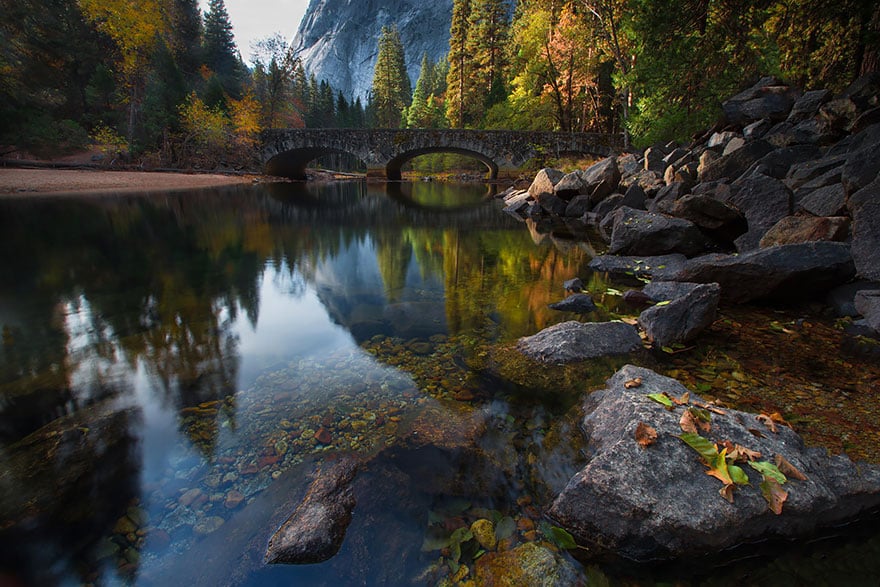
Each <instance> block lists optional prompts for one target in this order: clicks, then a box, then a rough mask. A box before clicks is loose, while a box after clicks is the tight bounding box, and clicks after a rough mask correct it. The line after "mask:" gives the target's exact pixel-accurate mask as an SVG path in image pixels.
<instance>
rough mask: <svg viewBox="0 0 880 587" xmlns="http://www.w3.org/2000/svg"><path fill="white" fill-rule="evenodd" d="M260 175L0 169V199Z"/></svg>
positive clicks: (197, 184) (162, 187)
mask: <svg viewBox="0 0 880 587" xmlns="http://www.w3.org/2000/svg"><path fill="white" fill-rule="evenodd" d="M261 179H263V176H260V175H256V174H254V175H223V174H218V173H186V172H182V171H181V172H171V171H116V170H110V169H27V168H8V167H7V168H0V198H15V197H28V196H35V195H37V196H42V195H52V196H59V195H77V196H82V195H86V194H94V195H112V194H124V193H135V192H168V191H178V190H189V189H198V188H208V187H219V186H226V185H241V184H251V183H256V182H258V181H260V180H261Z"/></svg>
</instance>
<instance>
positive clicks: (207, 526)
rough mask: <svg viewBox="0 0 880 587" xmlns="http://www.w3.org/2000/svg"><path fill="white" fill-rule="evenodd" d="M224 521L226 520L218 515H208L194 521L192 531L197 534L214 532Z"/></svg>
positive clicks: (202, 534)
mask: <svg viewBox="0 0 880 587" xmlns="http://www.w3.org/2000/svg"><path fill="white" fill-rule="evenodd" d="M225 522H226V520H224V519H223V518H221V517H220V516H208V517H206V518H202V519H200V520H199V521H198V522H196V523H195V525H194V526H193V532H194V533H195V534H197V535H199V536H205V535H207V534H211V533H212V532H216V531H217V530H218V529H219V528H220V526H222V525H223V524H224V523H225Z"/></svg>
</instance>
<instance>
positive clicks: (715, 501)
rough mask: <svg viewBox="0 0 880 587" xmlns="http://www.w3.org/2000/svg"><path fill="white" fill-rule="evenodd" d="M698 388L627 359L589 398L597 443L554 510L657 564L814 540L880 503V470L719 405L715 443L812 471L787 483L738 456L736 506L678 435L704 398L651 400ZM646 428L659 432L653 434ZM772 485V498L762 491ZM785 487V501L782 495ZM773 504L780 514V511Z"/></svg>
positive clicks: (603, 542)
mask: <svg viewBox="0 0 880 587" xmlns="http://www.w3.org/2000/svg"><path fill="white" fill-rule="evenodd" d="M687 391H688V390H687V389H686V388H685V387H684V386H683V385H681V384H680V383H679V382H677V381H675V380H674V379H670V378H668V377H663V376H661V375H658V374H656V373H654V372H653V371H650V370H648V369H644V368H641V367H635V366H632V365H627V366H625V367H623V368H622V369H620V370H619V371H618V372H617V373H616V374H615V375H614V376H613V377H612V378H611V379H609V380H608V383H607V387H606V389H604V390H601V391H598V392H595V393H592V394H590V395H589V396H587V399H586V401H585V402H584V406H583V411H584V412H585V413H586V414H587V415H586V417H585V418H584V419H583V421H582V424H581V427H582V429H583V431H584V433H585V434H586V436H587V438H588V440H589V453H588V460H587V463H586V465H585V466H584V468H583V469H581V471H579V472H578V473H577V474H575V475H574V476H573V477H572V478H571V480H570V481H569V482H568V484H567V486H566V487H565V489H563V490H562V492H561V493H560V494H559V495H558V496H557V497H556V499H555V500H554V502H553V504H552V506H551V508H550V509H549V511H548V516H549V517H550V518H551V519H552V520H554V521H555V523H556V524H558V525H559V526H561V527H562V528H564V529H565V530H567V531H568V532H570V533H571V534H572V535H573V536H574V538H575V539H576V540H577V541H578V542H579V543H581V544H595V545H597V546H599V547H601V548H604V549H607V550H610V551H613V552H614V553H616V554H618V555H620V556H623V557H626V558H629V559H633V560H636V561H649V560H655V559H669V558H679V557H698V556H701V555H705V554H713V553H718V552H719V551H722V550H724V549H727V548H730V547H733V546H736V545H739V544H742V543H746V542H755V541H761V540H766V539H771V538H787V539H794V538H801V537H806V536H810V535H811V534H812V533H813V532H815V531H816V530H817V529H818V528H821V527H824V526H828V525H833V524H838V523H842V522H845V521H849V520H852V519H854V518H856V517H858V516H859V515H860V514H862V513H865V512H868V511H869V510H871V509H872V508H875V507H877V506H878V505H880V469H878V467H876V466H873V465H865V464H859V465H858V466H857V465H855V464H853V462H852V461H850V460H849V459H848V458H847V457H846V456H835V457H830V456H828V455H827V453H826V451H825V450H822V449H819V448H807V447H806V446H805V445H804V442H803V440H802V439H801V438H800V437H799V436H798V435H797V434H796V433H795V432H794V431H793V430H791V429H789V428H787V427H785V426H782V425H778V424H774V425H773V426H772V427H771V426H769V425H768V424H766V423H765V422H766V421H764V420H761V419H759V418H757V417H756V415H755V414H750V413H747V412H740V411H737V410H723V411H720V410H719V411H714V412H711V418H710V422H709V425H710V430H709V431H708V432H707V431H702V435H703V437H704V438H705V440H707V441H708V442H706V443H705V444H706V445H707V447H709V448H711V447H712V444H713V443H716V446H717V443H724V442H730V443H731V449H732V448H733V447H735V446H736V445H740V446H742V447H744V448H746V449H749V450H752V451H756V452H757V453H760V456H755V455H753V458H755V459H758V462H767V461H770V462H774V461H776V460H777V459H779V458H782V459H785V461H787V462H788V463H790V464H791V465H792V466H793V467H794V468H795V469H796V470H797V471H799V472H800V473H801V475H796V474H795V473H793V472H792V471H791V469H787V470H788V471H789V473H788V474H787V480H786V482H785V483H784V484H782V485H781V486H774V485H772V484H770V483H769V482H765V481H763V480H762V475H761V474H760V473H759V472H758V471H757V470H755V469H753V468H752V467H750V466H749V465H747V464H745V463H743V462H739V464H738V465H737V466H738V467H740V468H741V470H742V472H743V473H744V475H746V476H747V478H748V483H749V484H748V485H735V489H733V488H730V489H728V490H726V491H727V492H729V493H730V499H731V500H732V501H728V500H727V499H726V498H725V497H724V495H725V493H721V490H722V489H723V488H724V487H725V485H724V484H723V483H722V482H721V481H719V479H717V478H716V477H714V476H710V475H707V474H706V473H707V467H706V465H704V464H703V461H702V458H701V456H700V454H698V453H697V452H696V450H694V449H692V448H691V447H690V446H688V445H687V444H685V442H684V441H682V440H681V439H680V438H678V436H679V435H681V434H682V428H681V425H680V420H681V419H682V415H683V414H684V413H685V411H686V410H687V409H689V408H690V407H697V406H700V405H706V404H705V402H704V401H703V400H702V399H701V398H699V397H698V396H696V395H694V394H690V399H689V403H688V405H687V406H685V405H682V406H676V407H675V408H674V409H672V410H667V409H665V408H664V406H662V405H660V404H659V403H657V402H655V401H653V400H652V399H650V398H649V397H648V394H663V393H665V394H668V395H669V396H672V397H676V398H680V397H681V396H683V395H684V394H685V393H686V392H687ZM719 412H720V413H719ZM768 420H769V418H768ZM771 422H772V421H771ZM646 427H650V428H652V429H653V430H654V431H655V432H656V438H655V439H654V440H653V441H652V440H651V434H650V431H647V433H646ZM640 440H641V442H640ZM717 450H718V451H720V450H721V447H718V448H717ZM722 458H723V457H722ZM759 466H760V465H759ZM783 468H785V467H784V465H783ZM799 477H803V478H799ZM762 483H764V486H765V487H766V491H767V493H768V496H769V498H770V499H769V500H766V499H765V498H764V497H763V496H762V492H763V491H762V488H761V485H762ZM783 491H784V492H785V497H786V498H785V499H784V501H780V500H782V499H783V494H782V492H783ZM719 493H721V494H719ZM770 500H772V501H773V503H774V504H775V505H774V507H775V508H776V510H777V511H780V512H781V513H779V514H777V513H774V511H773V510H771V507H770Z"/></svg>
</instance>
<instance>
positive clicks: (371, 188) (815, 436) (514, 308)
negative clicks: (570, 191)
mask: <svg viewBox="0 0 880 587" xmlns="http://www.w3.org/2000/svg"><path fill="white" fill-rule="evenodd" d="M492 194H493V187H492V186H485V185H481V184H468V185H456V184H448V183H430V182H424V183H423V182H419V183H412V184H409V183H404V184H397V183H392V184H366V183H363V182H338V183H329V184H321V185H305V184H296V183H293V184H268V185H265V184H264V185H254V186H249V185H248V186H246V185H239V186H230V187H224V188H212V189H203V190H193V191H190V192H176V193H167V194H161V193H160V194H150V195H146V194H144V195H139V194H123V195H107V194H105V195H91V196H83V197H71V196H67V197H64V198H53V197H50V196H44V197H40V198H38V199H28V198H20V199H17V198H11V199H7V200H3V201H0V254H2V259H3V262H2V270H0V327H2V336H3V340H2V354H0V461H2V462H0V465H2V472H0V565H2V566H0V584H7V583H8V584H17V583H16V582H15V581H19V582H20V583H23V584H25V585H29V584H40V585H51V584H65V585H66V584H80V583H94V584H138V585H169V584H192V585H196V584H202V585H218V584H243V585H273V584H278V585H282V584H284V585H289V584H307V585H344V584H352V585H355V584H358V585H359V584H394V585H396V584H440V583H442V582H443V581H448V580H449V577H451V576H452V575H453V574H454V572H455V571H458V570H460V568H461V566H462V565H464V566H466V567H468V568H467V569H466V570H467V571H469V572H470V573H471V574H470V575H463V576H462V577H463V578H464V579H465V580H467V579H469V578H471V579H472V578H473V577H474V574H475V573H477V570H478V569H479V568H480V567H481V564H482V563H480V561H479V559H480V558H482V557H489V558H491V556H493V555H494V553H483V552H479V550H478V549H476V548H472V547H473V546H474V543H473V541H471V540H467V541H462V543H461V544H456V539H454V538H453V539H450V536H451V535H452V534H453V533H454V532H455V530H457V529H458V528H460V527H465V526H467V525H469V524H470V523H471V522H473V521H474V520H476V519H480V518H486V519H491V520H493V521H494V522H495V524H496V527H499V526H500V527H504V528H506V530H505V531H503V532H501V533H499V537H500V538H501V539H502V540H506V541H507V542H505V543H504V545H503V548H506V549H508V550H512V549H513V548H515V547H516V546H518V545H522V544H526V543H536V544H540V545H542V546H541V547H542V548H545V549H547V551H548V552H552V553H554V554H553V555H552V556H553V557H555V559H556V560H557V562H558V561H562V563H561V564H564V565H569V566H570V567H571V568H574V569H576V572H577V574H578V576H580V577H581V578H582V579H583V580H584V581H589V584H594V583H595V584H603V582H608V583H609V584H618V583H626V584H629V585H633V584H645V585H650V584H655V582H657V581H672V582H678V583H682V584H696V583H706V584H743V582H745V583H764V582H766V581H774V582H782V583H783V584H802V583H805V582H806V583H812V582H814V580H815V581H816V582H821V581H824V580H827V581H830V582H832V583H837V584H840V582H841V581H840V580H839V579H841V578H843V582H847V581H846V579H852V580H858V579H862V578H866V577H875V578H876V577H877V576H880V537H878V536H877V535H876V534H875V533H874V532H873V531H872V530H870V529H867V530H866V529H865V528H864V527H861V526H859V527H853V528H848V529H846V530H842V531H838V532H836V533H835V534H834V535H833V536H823V537H822V540H816V541H810V542H808V543H802V544H798V545H788V546H785V545H774V546H773V549H772V552H773V555H772V556H770V555H769V554H768V551H767V550H766V549H765V552H758V553H756V552H748V553H746V554H745V555H743V554H742V553H738V554H737V557H740V556H747V557H748V558H745V559H740V558H737V559H736V560H735V561H734V560H727V559H725V560H722V561H720V562H721V563H724V564H722V566H720V567H718V564H719V561H718V560H713V561H702V562H689V563H687V564H677V565H665V566H648V567H632V566H631V565H627V564H626V563H624V562H621V561H613V560H607V559H603V560H602V562H601V563H600V562H597V561H595V560H593V561H588V562H586V563H584V562H579V561H577V560H575V559H574V558H573V557H572V556H571V555H570V554H568V553H565V552H563V551H561V550H560V549H558V548H556V546H554V545H553V538H554V536H553V529H552V526H550V525H549V524H548V522H547V521H546V520H544V519H543V518H542V516H541V510H542V508H543V507H545V506H546V505H547V504H548V502H549V500H551V499H552V498H553V495H554V492H555V491H558V490H559V489H560V488H561V485H562V484H564V483H565V481H566V480H567V479H568V477H569V476H570V475H571V474H572V473H573V472H574V471H575V470H577V468H578V465H579V464H582V462H583V459H584V457H583V450H584V447H583V446H582V444H581V441H580V435H579V432H578V429H577V416H578V406H579V400H580V399H581V398H582V395H583V393H585V392H587V391H589V390H592V389H598V388H600V387H601V385H602V382H603V381H604V380H605V379H606V378H608V377H609V376H610V375H611V374H612V373H613V372H614V371H615V370H616V368H618V367H619V366H621V365H622V364H624V362H625V360H624V359H621V360H617V361H599V362H594V363H589V364H583V365H578V366H573V367H566V368H545V367H537V366H535V365H532V364H529V363H528V362H527V361H526V360H525V359H523V358H521V357H520V356H519V355H518V353H517V352H516V351H515V350H514V349H513V344H514V343H515V341H516V340H517V338H518V337H521V336H525V335H530V334H534V333H535V332H537V331H539V330H540V329H542V328H545V327H547V326H550V325H552V324H555V323H557V322H561V321H564V320H567V319H573V318H576V316H572V315H566V314H561V313H558V312H554V311H553V310H550V309H548V308H547V304H548V303H551V302H554V301H558V300H560V299H561V298H562V297H563V296H564V291H563V287H562V283H563V282H564V281H565V280H567V279H571V278H572V277H576V276H579V277H581V278H582V279H584V281H585V282H586V283H587V288H588V289H589V290H590V292H591V293H592V295H593V297H594V298H595V300H596V301H597V302H598V304H599V308H600V309H599V310H598V311H597V312H595V313H594V314H592V315H589V316H583V317H581V318H583V319H589V320H607V319H617V318H631V317H632V316H633V315H634V312H636V311H635V310H632V309H629V308H627V307H626V305H625V304H624V303H623V302H622V293H623V292H624V291H625V290H626V289H629V288H634V287H638V286H640V285H641V284H640V283H639V282H638V281H631V282H609V281H608V279H607V278H606V277H604V276H602V275H593V274H591V273H590V271H589V269H588V268H587V265H588V263H589V261H590V259H591V255H593V254H594V252H595V251H594V247H593V246H590V245H588V244H585V243H580V242H575V241H571V240H566V239H565V238H564V237H563V235H558V236H557V235H552V234H551V235H542V234H539V233H537V232H535V231H529V230H527V228H526V227H525V226H524V225H523V224H522V223H520V222H518V221H516V220H515V219H513V218H511V217H509V216H507V215H505V214H503V213H502V212H501V211H500V205H499V203H498V202H496V201H494V200H492V198H491V196H492ZM595 246H596V247H599V246H601V245H598V244H597V245H595ZM844 344H845V342H844V339H843V338H842V335H841V329H840V324H835V321H834V319H833V318H831V317H828V316H827V315H825V314H824V313H823V309H822V308H821V307H809V306H806V307H798V308H789V309H784V310H781V309H778V308H760V307H756V308H749V309H742V308H724V309H723V310H722V313H721V317H720V319H719V320H718V321H717V322H716V324H715V325H714V326H713V327H712V329H711V330H710V332H708V333H707V334H706V335H705V336H704V337H703V338H702V339H701V340H700V342H699V343H698V344H697V345H696V346H695V347H694V348H690V349H684V348H679V349H667V350H670V351H671V352H670V353H664V352H659V351H657V352H654V353H648V352H646V353H645V354H644V355H642V356H639V357H638V358H637V359H635V360H637V361H638V362H639V363H641V364H643V365H645V366H649V367H651V368H654V369H655V370H657V371H659V372H662V373H664V374H668V375H671V376H674V377H676V378H678V379H680V380H681V381H683V382H684V383H685V384H687V385H688V386H689V387H691V388H692V389H694V390H695V391H698V392H700V393H704V394H707V395H708V396H710V397H714V398H717V399H719V400H722V401H725V402H728V403H729V404H730V405H733V406H737V407H740V408H746V409H752V410H755V411H757V410H762V411H768V412H767V413H770V412H769V411H779V412H781V413H783V414H785V415H786V416H787V417H788V418H789V420H790V421H792V422H793V424H794V425H795V427H796V429H798V431H799V432H801V433H802V434H804V436H805V437H806V438H807V440H808V441H809V442H812V443H815V444H822V445H825V446H828V447H829V449H830V450H832V451H834V452H840V451H847V452H849V453H850V454H852V455H853V456H855V457H858V458H868V459H871V460H873V461H875V462H876V461H878V460H880V459H878V458H877V457H876V455H874V451H873V447H874V446H876V444H877V442H878V441H880V427H878V424H877V422H878V419H877V418H876V416H877V415H878V414H880V399H878V398H875V397H873V395H875V394H874V391H875V390H876V386H877V382H878V381H880V378H878V377H880V372H878V367H877V360H876V357H877V355H876V352H875V351H874V349H872V348H867V349H865V348H860V347H859V346H858V345H855V346H852V345H850V346H842V345H844ZM630 360H633V359H630ZM474 430H477V433H476V434H474V432H473V431H474ZM418 434H421V435H422V436H425V435H430V434H434V435H436V436H437V438H440V439H441V440H440V441H437V443H435V444H430V443H427V444H422V445H414V444H413V441H412V438H413V437H414V435H418ZM474 442H476V443H478V445H479V457H478V458H477V457H474V455H475V454H476V453H475V452H474V451H473V450H471V448H470V447H469V443H470V444H473V443H474ZM352 452H353V453H356V454H359V455H362V456H364V458H367V459H371V463H372V465H371V467H372V468H371V469H370V472H368V473H367V474H365V476H364V478H363V479H362V480H360V481H359V485H358V486H357V491H359V492H360V493H359V494H358V498H359V499H358V505H357V506H356V509H355V514H354V521H353V522H352V524H351V526H350V528H349V530H348V533H347V535H346V538H345V541H344V542H343V544H342V547H341V549H340V551H339V553H338V554H337V555H336V556H335V557H333V558H332V559H330V560H329V561H327V562H324V563H320V564H314V565H299V566H292V565H272V566H267V565H264V564H263V562H262V556H263V552H264V551H265V546H266V542H267V541H268V538H269V537H270V536H271V534H272V533H273V532H274V531H275V529H276V528H277V527H278V524H279V523H280V522H281V521H283V519H284V517H285V516H286V515H289V513H291V512H292V511H293V509H294V508H295V507H296V505H297V503H298V501H299V500H300V499H301V498H302V496H303V494H304V492H305V491H306V487H307V485H308V483H309V482H310V480H311V475H313V474H314V471H315V470H316V467H317V466H318V464H319V463H320V462H322V461H332V460H333V459H334V458H336V456H337V455H339V454H345V453H352ZM458 536H459V538H460V537H461V534H460V533H459V535H458ZM459 546H460V548H458V547H459ZM457 550H458V551H459V552H456V551H457ZM575 554H577V553H575ZM485 560H488V558H486V559H485ZM716 567H717V568H716ZM492 569H493V567H492V566H491V565H488V564H485V565H483V566H482V570H481V571H480V572H482V573H483V575H482V579H483V580H484V581H485V580H487V579H486V577H489V576H490V574H491V573H492V572H493V571H492ZM487 573H488V574H489V575H487ZM498 580H501V578H500V576H499V578H498Z"/></svg>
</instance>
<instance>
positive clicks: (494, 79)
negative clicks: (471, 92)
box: [465, 0, 510, 119]
mask: <svg viewBox="0 0 880 587" xmlns="http://www.w3.org/2000/svg"><path fill="white" fill-rule="evenodd" d="M507 17H508V6H507V1H506V0H476V1H475V2H474V3H473V5H472V7H471V12H470V18H469V20H470V22H469V25H468V31H469V34H468V39H467V42H466V44H465V46H466V47H467V52H468V54H469V55H470V58H471V59H472V60H473V68H472V78H473V83H474V88H475V90H476V91H477V92H478V93H479V94H480V96H481V97H482V103H480V102H479V101H477V102H476V103H475V104H474V110H475V111H474V113H473V115H474V117H475V118H477V119H479V118H482V115H483V113H484V112H485V110H486V108H488V107H490V106H492V105H493V104H496V103H498V102H500V101H502V100H503V99H504V97H505V96H506V92H505V90H504V74H505V68H506V59H505V55H504V50H505V47H506V45H507V39H508V36H509V35H508V29H509V27H510V23H509V21H508V18H507Z"/></svg>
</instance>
